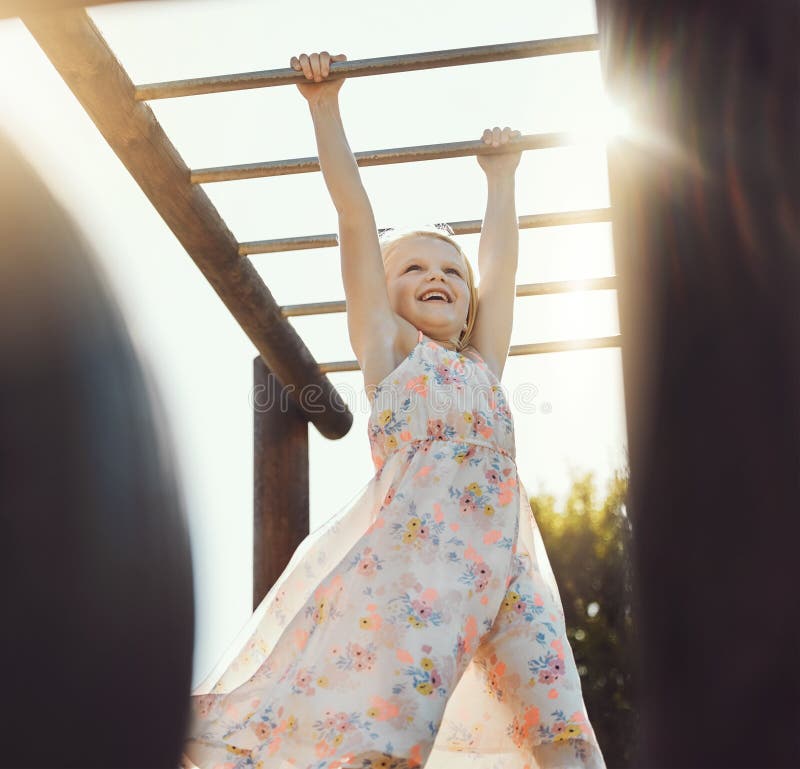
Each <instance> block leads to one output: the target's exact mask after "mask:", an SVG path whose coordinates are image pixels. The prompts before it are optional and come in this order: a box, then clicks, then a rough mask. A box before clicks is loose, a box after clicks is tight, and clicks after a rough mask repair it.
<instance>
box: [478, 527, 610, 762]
mask: <svg viewBox="0 0 800 769" xmlns="http://www.w3.org/2000/svg"><path fill="white" fill-rule="evenodd" d="M518 546H519V547H521V546H522V543H521V542H520V543H519V544H518ZM476 662H477V664H478V666H479V667H480V669H481V670H483V671H484V674H485V675H486V679H487V685H488V688H489V691H490V692H491V693H492V695H493V697H494V698H495V699H496V700H497V701H498V704H499V706H500V707H505V710H506V712H507V716H508V724H509V725H508V734H509V736H510V738H511V740H512V741H513V743H514V744H515V745H516V746H517V748H518V749H519V750H521V751H522V752H524V753H526V754H528V755H532V756H533V757H534V758H535V762H536V763H535V765H536V766H537V767H548V768H551V767H552V768H555V767H558V768H559V769H561V767H581V768H583V767H591V768H592V769H604V767H605V762H604V760H603V756H602V753H601V751H600V748H599V746H598V744H597V740H596V737H595V734H594V730H593V729H592V726H591V724H590V723H589V719H588V715H587V712H586V708H585V705H584V703H583V697H582V693H581V682H580V677H579V675H578V670H577V667H576V665H575V660H574V657H573V654H572V649H571V647H570V645H569V642H568V640H567V634H566V626H565V623H564V616H563V612H562V609H561V602H560V599H559V598H558V596H557V595H553V593H552V591H551V589H550V587H549V586H548V584H547V582H546V581H545V580H544V579H543V578H542V576H541V575H540V574H539V573H538V571H537V570H536V569H535V568H534V566H533V565H532V562H531V559H530V557H529V556H528V554H527V553H526V552H525V551H524V549H519V550H518V551H517V553H516V555H515V556H514V569H513V571H512V581H511V583H510V585H509V587H508V590H507V591H506V596H505V599H504V600H503V603H502V604H501V606H500V611H499V612H498V615H497V617H496V618H495V622H494V624H493V626H492V629H491V630H490V631H489V633H487V635H486V636H484V638H483V639H482V642H481V646H480V648H479V650H478V654H477V657H476Z"/></svg>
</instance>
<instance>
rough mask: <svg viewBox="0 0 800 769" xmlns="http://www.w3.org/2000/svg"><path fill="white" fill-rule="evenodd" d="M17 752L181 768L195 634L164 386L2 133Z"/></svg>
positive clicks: (1, 294) (6, 455) (3, 491)
mask: <svg viewBox="0 0 800 769" xmlns="http://www.w3.org/2000/svg"><path fill="white" fill-rule="evenodd" d="M0 500H1V501H0V504H2V508H1V510H0V524H1V525H2V534H1V536H2V548H3V553H2V559H0V561H1V562H2V566H0V569H2V602H1V603H0V605H2V613H3V632H2V644H1V645H0V659H2V661H3V666H4V674H3V685H2V696H3V699H4V707H3V711H4V715H3V724H2V732H3V747H2V750H1V751H0V764H2V765H3V766H9V767H10V766H13V767H174V766H177V765H178V761H179V759H180V749H181V743H182V736H183V733H184V730H185V726H186V722H187V717H188V692H189V689H190V685H191V668H192V649H193V642H194V597H193V587H192V565H191V554H190V549H189V537H188V531H187V526H186V519H185V513H184V507H183V502H182V499H181V497H180V492H179V488H178V485H177V481H176V472H175V468H174V464H173V456H172V452H171V448H170V444H169V437H168V430H167V427H166V421H165V415H164V413H163V410H162V406H161V402H160V400H159V399H158V396H157V393H156V390H155V387H154V385H153V382H152V379H151V378H147V377H146V372H145V371H144V370H143V368H142V364H141V363H140V361H139V359H138V357H137V354H136V352H135V350H134V348H133V345H132V343H131V339H130V338H129V335H128V331H127V328H126V326H125V322H124V320H123V318H122V315H121V313H120V311H119V309H118V307H117V305H116V303H115V301H114V299H113V296H112V292H111V290H110V288H109V286H108V285H107V283H106V282H105V280H104V279H103V276H102V274H101V273H100V271H99V269H98V266H97V264H96V263H95V262H94V260H93V258H92V256H91V249H90V248H89V246H88V245H87V243H86V242H85V241H84V240H83V239H82V237H81V236H80V234H79V233H78V231H77V230H76V228H75V226H74V225H73V224H72V222H71V221H70V219H69V218H68V216H67V215H66V214H65V212H64V211H63V210H62V208H61V206H60V205H59V204H58V203H57V202H56V201H55V200H54V199H53V197H52V196H51V194H50V193H49V191H48V190H47V189H46V187H45V186H44V185H43V184H42V182H41V181H40V180H39V178H38V177H37V176H36V174H35V173H34V172H33V171H32V170H31V168H30V167H29V166H28V165H27V164H26V163H25V162H24V161H23V160H22V159H21V157H20V156H19V155H18V154H17V152H16V151H15V150H14V149H13V148H12V146H11V145H10V144H9V142H8V141H7V140H5V139H4V137H2V135H0Z"/></svg>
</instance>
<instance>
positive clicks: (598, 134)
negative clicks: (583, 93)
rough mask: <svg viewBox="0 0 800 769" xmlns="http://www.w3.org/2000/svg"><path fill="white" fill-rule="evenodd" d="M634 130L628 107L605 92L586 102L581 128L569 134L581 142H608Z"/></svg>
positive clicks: (581, 118) (628, 134)
mask: <svg viewBox="0 0 800 769" xmlns="http://www.w3.org/2000/svg"><path fill="white" fill-rule="evenodd" d="M633 131H634V124H633V119H632V118H631V113H630V110H629V109H628V108H626V107H625V106H624V105H622V104H619V103H617V102H614V101H612V100H611V99H610V98H609V97H608V96H607V95H606V94H605V92H600V93H599V94H598V96H597V99H596V100H595V101H593V102H588V103H587V104H586V109H585V110H584V111H583V113H582V114H581V116H580V128H578V129H576V130H573V131H569V132H568V133H569V136H570V137H571V138H572V139H574V141H576V142H577V143H580V144H586V143H589V144H595V143H601V144H608V143H610V142H612V141H613V140H614V139H618V138H621V137H623V136H630V135H631V134H632V133H633Z"/></svg>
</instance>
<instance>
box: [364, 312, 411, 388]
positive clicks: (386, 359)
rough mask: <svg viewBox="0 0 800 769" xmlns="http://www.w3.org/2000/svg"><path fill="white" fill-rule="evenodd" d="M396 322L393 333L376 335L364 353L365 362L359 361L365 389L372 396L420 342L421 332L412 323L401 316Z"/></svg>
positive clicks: (396, 317) (396, 318)
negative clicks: (378, 386)
mask: <svg viewBox="0 0 800 769" xmlns="http://www.w3.org/2000/svg"><path fill="white" fill-rule="evenodd" d="M394 320H395V323H394V324H393V327H392V328H391V332H390V333H389V334H384V335H380V336H378V335H376V336H375V337H374V338H373V339H372V340H371V341H370V343H369V345H368V347H367V349H366V351H365V353H364V360H363V361H359V363H360V365H361V372H362V374H363V375H364V387H365V388H366V390H367V393H368V394H369V395H370V396H371V395H372V392H373V391H374V390H375V388H376V387H377V385H379V384H380V383H381V382H382V381H383V380H384V379H385V378H386V377H387V376H389V374H391V373H392V372H393V371H394V370H395V369H396V368H397V367H398V366H399V365H400V364H401V363H402V362H403V360H404V359H405V358H407V357H408V355H409V354H410V353H411V351H412V350H413V349H414V347H416V345H417V342H418V341H419V331H418V330H417V328H416V327H415V326H414V325H413V324H412V323H409V322H408V321H407V320H406V319H405V318H402V317H401V316H399V315H395V318H394Z"/></svg>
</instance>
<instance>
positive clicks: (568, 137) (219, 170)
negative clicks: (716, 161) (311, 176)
mask: <svg viewBox="0 0 800 769" xmlns="http://www.w3.org/2000/svg"><path fill="white" fill-rule="evenodd" d="M578 141H579V140H578V137H577V136H576V135H575V134H570V133H566V132H562V133H543V134H526V135H525V136H520V137H519V138H517V139H513V140H511V141H509V142H508V144H506V145H504V147H503V148H502V149H501V148H499V147H498V148H495V147H489V146H488V145H486V144H485V143H484V142H483V141H475V140H471V141H464V142H447V143H444V144H421V145H418V146H416V147H396V148H394V149H383V150H368V151H366V152H355V153H353V157H355V159H356V163H357V164H358V165H359V166H360V167H362V168H364V167H365V166H382V165H388V164H390V163H416V162H418V161H421V160H441V159H443V158H461V157H467V156H469V155H499V154H504V153H506V152H513V151H515V150H540V149H548V148H550V147H565V146H568V145H571V144H576V143H577V142H578ZM314 171H319V158H318V157H308V158H292V159H290V160H271V161H268V162H261V163H243V164H241V165H235V166H217V167H216V168H198V169H196V170H194V171H192V175H191V181H192V183H193V184H211V183H213V182H231V181H238V180H241V179H262V178H265V177H267V176H287V175H289V174H307V173H313V172H314Z"/></svg>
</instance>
